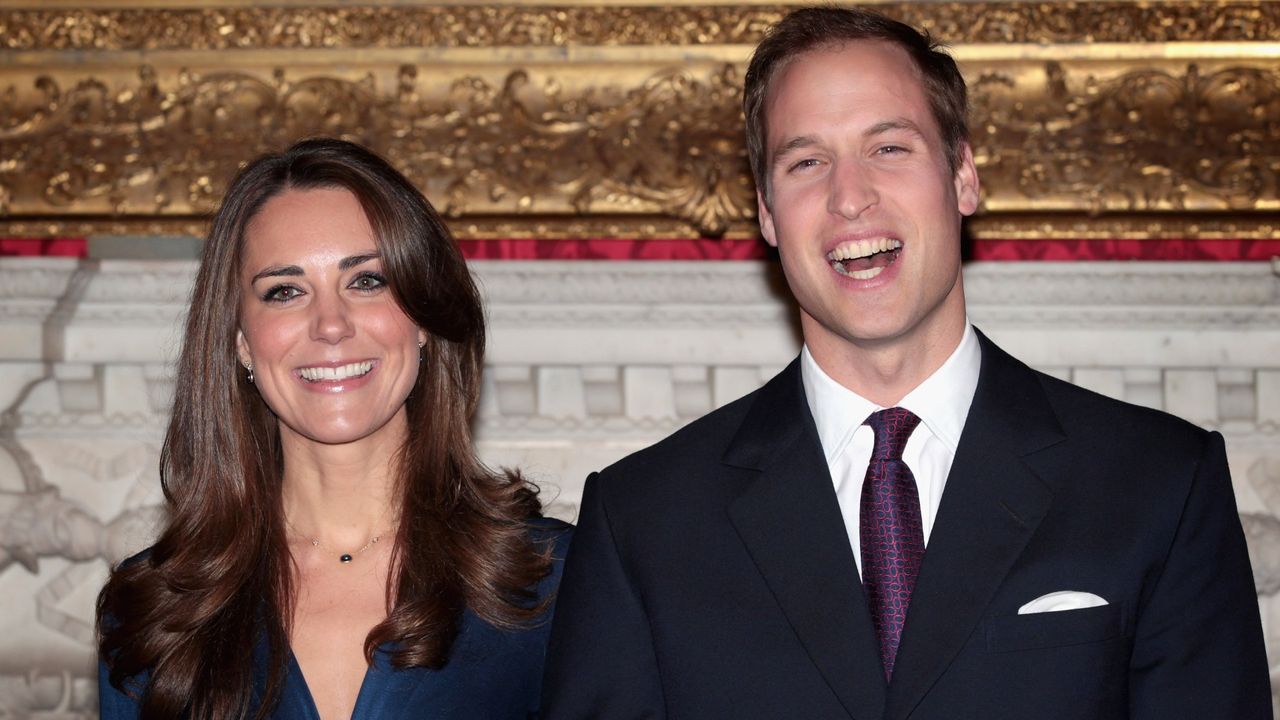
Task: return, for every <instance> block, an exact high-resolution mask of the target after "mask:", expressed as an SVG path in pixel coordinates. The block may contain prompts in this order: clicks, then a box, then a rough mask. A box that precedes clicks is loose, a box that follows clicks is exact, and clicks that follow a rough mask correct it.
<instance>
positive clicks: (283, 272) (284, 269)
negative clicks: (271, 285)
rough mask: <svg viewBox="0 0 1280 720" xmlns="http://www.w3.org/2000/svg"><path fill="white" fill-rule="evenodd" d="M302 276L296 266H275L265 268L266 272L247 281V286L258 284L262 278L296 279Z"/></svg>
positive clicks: (300, 269)
mask: <svg viewBox="0 0 1280 720" xmlns="http://www.w3.org/2000/svg"><path fill="white" fill-rule="evenodd" d="M302 274H303V272H302V268H300V267H298V266H297V265H275V266H272V267H269V268H267V269H266V270H263V271H262V272H260V273H258V274H257V275H254V276H253V279H252V280H250V281H249V284H250V285H252V284H253V283H256V282H258V281H259V280H261V279H262V278H269V277H297V276H299V275H302Z"/></svg>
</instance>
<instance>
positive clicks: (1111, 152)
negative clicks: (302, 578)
mask: <svg viewBox="0 0 1280 720" xmlns="http://www.w3.org/2000/svg"><path fill="white" fill-rule="evenodd" d="M195 5H196V6H195V7H190V6H187V7H184V8H159V7H135V8H131V9H130V8H106V7H103V8H96V9H95V8H89V9H66V10H5V11H0V55H5V54H8V55H9V56H10V57H12V58H16V59H18V60H19V61H20V62H17V63H13V64H8V65H5V66H4V67H2V68H0V235H4V234H6V233H8V234H37V235H39V234H50V233H59V232H70V233H76V234H79V233H111V232H119V231H121V229H123V231H125V232H152V230H150V229H151V228H157V227H160V226H162V225H163V226H166V227H173V228H179V230H178V231H179V232H182V233H185V234H200V233H201V219H202V218H203V217H205V216H206V215H207V214H208V213H209V212H210V211H211V210H212V209H213V207H214V205H215V203H216V201H217V198H218V197H219V196H220V194H221V191H222V188H223V187H224V184H225V183H226V182H227V181H228V180H229V178H230V176H231V175H232V174H233V173H234V172H235V170H236V168H237V167H238V166H239V165H240V163H242V162H244V161H245V160H246V159H248V158H250V157H253V156H254V155H257V154H259V153H261V152H264V151H267V150H270V149H277V148H280V147H282V146H284V145H286V144H288V143H289V142H291V141H292V140H295V139H297V138H300V137H304V136H308V135H336V136H343V137H347V138H349V139H352V140H357V141H360V142H363V143H365V144H367V145H370V146H371V147H373V148H374V149H376V150H378V151H379V152H381V153H383V154H384V155H386V156H388V157H389V158H390V159H391V160H392V161H393V162H395V163H396V164H397V165H398V166H399V167H401V168H402V169H404V170H405V171H406V173H407V174H408V175H409V176H410V177H411V178H412V179H413V180H414V181H415V182H417V183H418V184H419V186H420V187H422V188H423V189H424V191H426V193H427V195H428V196H429V197H430V198H431V199H432V200H433V201H434V202H436V204H437V205H439V206H440V207H441V209H442V210H443V211H444V212H445V213H446V214H447V215H449V216H450V217H451V218H452V220H453V223H452V224H453V226H454V227H455V228H456V229H457V231H458V233H459V234H460V235H462V236H464V237H475V238H481V237H531V236H540V237H550V236H560V237H572V236H577V237H582V236H584V234H585V235H597V236H598V235H608V236H611V237H654V236H666V237H672V236H681V237H685V236H688V235H691V234H697V235H702V236H708V237H719V236H735V237H742V236H747V235H752V234H753V233H754V232H755V226H754V215H755V201H754V191H753V189H752V184H751V179H750V175H749V172H748V169H747V165H746V162H745V160H744V156H745V152H744V149H743V140H742V119H741V114H740V111H739V105H740V95H741V72H742V63H743V61H744V60H745V58H746V57H747V55H748V53H749V49H750V46H751V44H753V43H754V42H756V40H758V39H759V37H760V34H761V33H762V32H763V30H764V28H766V27H767V26H768V25H769V24H770V23H771V22H772V21H774V20H776V19H777V18H778V17H780V16H781V15H782V14H783V13H784V12H786V10H787V9H788V7H787V6H782V5H778V6H765V5H751V6H747V7H745V8H744V7H739V6H729V5H709V6H699V5H679V6H656V5H655V6H648V5H636V6H627V7H621V8H619V7H606V6H604V5H600V6H594V5H573V6H566V7H560V6H545V7H542V6H523V5H501V6H488V5H455V6H450V5H444V6H433V5H426V4H419V3H417V2H406V3H403V4H400V3H398V4H395V5H392V6H384V7H370V6H351V7H346V6H343V7H323V8H314V7H302V6H297V7H288V6H285V7H272V8H251V7H248V6H244V5H237V6H236V7H218V6H216V4H215V3H214V2H206V3H203V4H202V3H201V2H197V3H195ZM876 7H878V8H880V9H882V10H884V11H886V12H889V13H891V14H895V15H898V16H900V17H902V18H904V19H906V20H907V21H908V22H911V23H914V24H917V25H919V26H921V27H925V28H929V29H930V30H931V31H932V32H934V33H935V34H937V35H938V36H939V37H942V38H945V39H947V40H948V41H950V42H951V43H952V44H953V46H955V48H956V54H957V57H959V58H960V60H961V64H962V68H963V70H964V72H965V74H966V77H967V78H968V79H969V82H970V86H971V89H972V97H973V110H972V117H971V128H972V138H973V144H974V150H975V158H976V159H977V162H978V165H979V168H980V171H981V174H982V180H983V188H984V204H983V212H982V215H981V217H979V218H977V221H976V222H974V223H972V224H971V229H972V230H973V232H974V233H975V234H976V235H979V236H987V235H990V236H991V237H1000V238H1011V237H1043V236H1051V235H1055V234H1057V235H1060V236H1061V235H1064V234H1065V233H1067V231H1066V230H1065V229H1064V228H1067V227H1070V228H1073V230H1072V232H1077V231H1080V232H1085V233H1092V232H1095V231H1096V230H1097V228H1099V227H1103V225H1100V223H1108V222H1110V223H1113V224H1114V223H1115V222H1123V223H1127V225H1126V227H1131V228H1137V229H1135V230H1132V231H1126V232H1132V233H1136V234H1137V235H1143V236H1146V235H1150V236H1158V235H1170V234H1172V235H1174V236H1183V237H1186V236H1189V235H1197V233H1199V232H1200V231H1201V229H1202V228H1206V227H1216V228H1224V227H1227V226H1228V225H1232V224H1233V223H1234V225H1232V226H1233V227H1236V226H1239V227H1242V228H1245V233H1246V235H1248V236H1249V237H1263V236H1269V233H1271V232H1272V231H1273V229H1274V223H1273V222H1270V223H1269V222H1266V221H1264V220H1265V218H1267V217H1273V216H1274V214H1275V213H1276V211H1278V210H1280V179H1278V178H1280V145H1277V143H1276V142H1275V138H1277V137H1280V69H1278V68H1277V65H1276V63H1275V61H1274V57H1268V55H1267V51H1268V49H1269V48H1270V49H1274V46H1273V45H1272V44H1266V43H1262V44H1254V45H1248V46H1246V45H1245V44H1239V45H1237V46H1234V47H1235V48H1236V49H1238V50H1239V52H1238V53H1233V52H1232V51H1231V49H1232V47H1233V46H1230V45H1227V44H1226V43H1227V42H1228V41H1229V42H1233V43H1243V42H1248V41H1265V40H1269V39H1271V38H1275V37H1280V3H1269V2H1210V3H1152V4H1145V3H1131V2H1088V3H1069V2H1060V3H1050V2H1040V3H1037V2H978V3H961V2H956V3H930V4H928V5H919V4H908V3H891V4H887V5H877V6H876ZM1135 39H1138V40H1149V41H1154V42H1169V41H1183V40H1197V41H1208V42H1216V43H1219V44H1218V45H1215V46H1212V47H1210V46H1208V45H1205V46H1204V48H1203V50H1204V52H1202V53H1200V54H1195V53H1197V52H1199V50H1198V49H1197V48H1195V47H1190V46H1187V45H1180V46H1178V48H1174V49H1176V52H1166V51H1168V50H1170V49H1171V48H1172V47H1173V46H1167V45H1152V46H1150V48H1151V50H1150V52H1149V53H1145V54H1142V55H1141V56H1132V57H1128V58H1127V59H1120V58H1117V57H1116V55H1115V53H1114V52H1111V51H1108V50H1106V48H1104V47H1102V46H1098V45H1096V44H1092V43H1096V42H1102V41H1107V42H1110V41H1125V42H1131V41H1134V40H1135ZM1010 42H1014V43H1023V44H1026V45H1025V46H1026V47H1027V48H1028V49H1027V56H1026V57H1022V58H1014V57H1011V56H1010V54H1009V52H1008V50H1009V46H1008V45H1007V43H1010ZM1030 43H1046V44H1049V45H1048V46H1046V47H1040V48H1038V49H1035V50H1032V49H1031V45H1030ZM1054 43H1057V44H1056V45H1054ZM1068 43H1079V44H1078V45H1075V44H1070V45H1069V44H1068ZM628 48H631V49H628ZM225 49H243V50H246V51H248V52H243V53H240V52H237V53H228V52H222V50H225ZM352 50H360V52H352ZM476 50H483V52H475V51H476ZM137 51H147V54H146V55H140V54H139V53H138V52H137ZM152 51H156V52H152ZM160 51H164V52H160ZM73 53H88V54H89V55H92V59H93V60H94V62H85V61H84V57H82V56H80V55H73ZM77 58H79V59H77ZM1151 217H1157V218H1159V220H1158V222H1155V223H1154V224H1152V223H1150V222H1143V221H1132V219H1133V218H1151ZM1046 218H1047V219H1046ZM1082 218H1083V219H1084V221H1085V223H1086V225H1087V227H1084V228H1083V230H1081V227H1082V226H1081V224H1080V221H1081V219H1082ZM1120 218H1129V219H1128V220H1123V221H1121V220H1119V219H1120ZM1143 227H1145V228H1146V229H1145V230H1143V229H1141V228H1143ZM1250 228H1252V229H1250ZM997 229H998V230H997ZM1224 232H1225V231H1224ZM1081 237H1083V236H1081Z"/></svg>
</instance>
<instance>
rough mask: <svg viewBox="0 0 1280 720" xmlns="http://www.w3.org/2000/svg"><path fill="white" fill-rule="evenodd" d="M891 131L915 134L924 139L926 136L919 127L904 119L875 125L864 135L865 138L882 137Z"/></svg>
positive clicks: (884, 121) (885, 121)
mask: <svg viewBox="0 0 1280 720" xmlns="http://www.w3.org/2000/svg"><path fill="white" fill-rule="evenodd" d="M891 130H905V131H907V132H909V133H914V134H916V135H920V136H922V137H923V136H924V133H923V132H921V130H920V126H919V125H916V124H915V123H913V122H911V121H910V120H903V119H894V120H883V121H881V122H878V123H876V124H875V125H872V126H871V127H869V128H867V131H866V132H864V133H863V135H864V136H865V137H874V136H876V135H882V134H884V133H887V132H889V131H891Z"/></svg>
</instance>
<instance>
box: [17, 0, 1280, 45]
mask: <svg viewBox="0 0 1280 720" xmlns="http://www.w3.org/2000/svg"><path fill="white" fill-rule="evenodd" d="M208 4H209V5H210V6H209V7H195V8H192V7H183V8H96V9H95V8H89V9H73V10H63V9H51V10H35V9H30V10H7V11H3V12H0V48H7V49H10V50H35V49H42V50H227V49H245V48H271V49H305V48H421V47H431V48H453V47H496V46H514V47H538V46H565V45H754V44H755V43H756V42H758V41H759V40H760V36H761V34H762V33H763V32H764V30H765V28H767V27H768V26H769V25H771V24H772V23H774V22H775V21H777V20H778V19H779V18H780V17H782V15H784V14H785V13H786V12H787V11H788V10H789V9H791V7H793V6H790V5H785V4H779V5H754V6H745V7H744V6H742V5H733V4H724V5H706V6H698V5H679V6H664V5H651V6H646V5H638V6H623V7H618V6H613V5H608V4H606V3H601V4H600V5H597V6H584V5H569V6H557V5H546V6H536V5H525V6H520V5H426V4H422V5H418V4H396V5H392V6H383V7H369V6H356V7H247V6H241V7H219V6H217V3H208ZM874 7H875V8H876V9H878V10H880V11H881V12H885V13H887V14H889V15H892V16H894V17H898V18H901V19H902V20H904V21H906V22H908V23H911V24H912V25H915V26H917V27H924V28H928V29H930V30H931V31H933V32H935V33H937V34H938V35H939V36H940V37H943V38H946V39H947V40H948V41H949V42H952V43H955V44H970V43H1008V42H1029V43H1067V42H1179V41H1201V42H1203V41H1211V42H1239V41H1262V40H1273V39H1274V38H1276V37H1280V7H1277V5H1276V3H1273V2H1263V1H1260V0H1253V1H1245V2H1240V1H1230V0H1228V1H1219V2H1201V3H1134V2H1125V1H1122V0H1121V1H1116V0H1113V1H1111V2H1082V3H1068V2H972V3H969V2H938V3H924V4H922V3H906V2H895V3H883V4H880V3H877V4H876V5H874Z"/></svg>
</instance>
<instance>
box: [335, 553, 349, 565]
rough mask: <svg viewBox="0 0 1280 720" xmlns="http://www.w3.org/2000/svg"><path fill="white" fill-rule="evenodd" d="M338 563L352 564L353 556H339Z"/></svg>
mask: <svg viewBox="0 0 1280 720" xmlns="http://www.w3.org/2000/svg"><path fill="white" fill-rule="evenodd" d="M338 561H339V562H342V563H344V564H345V563H349V562H351V554H350V553H342V554H341V555H339V556H338Z"/></svg>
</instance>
